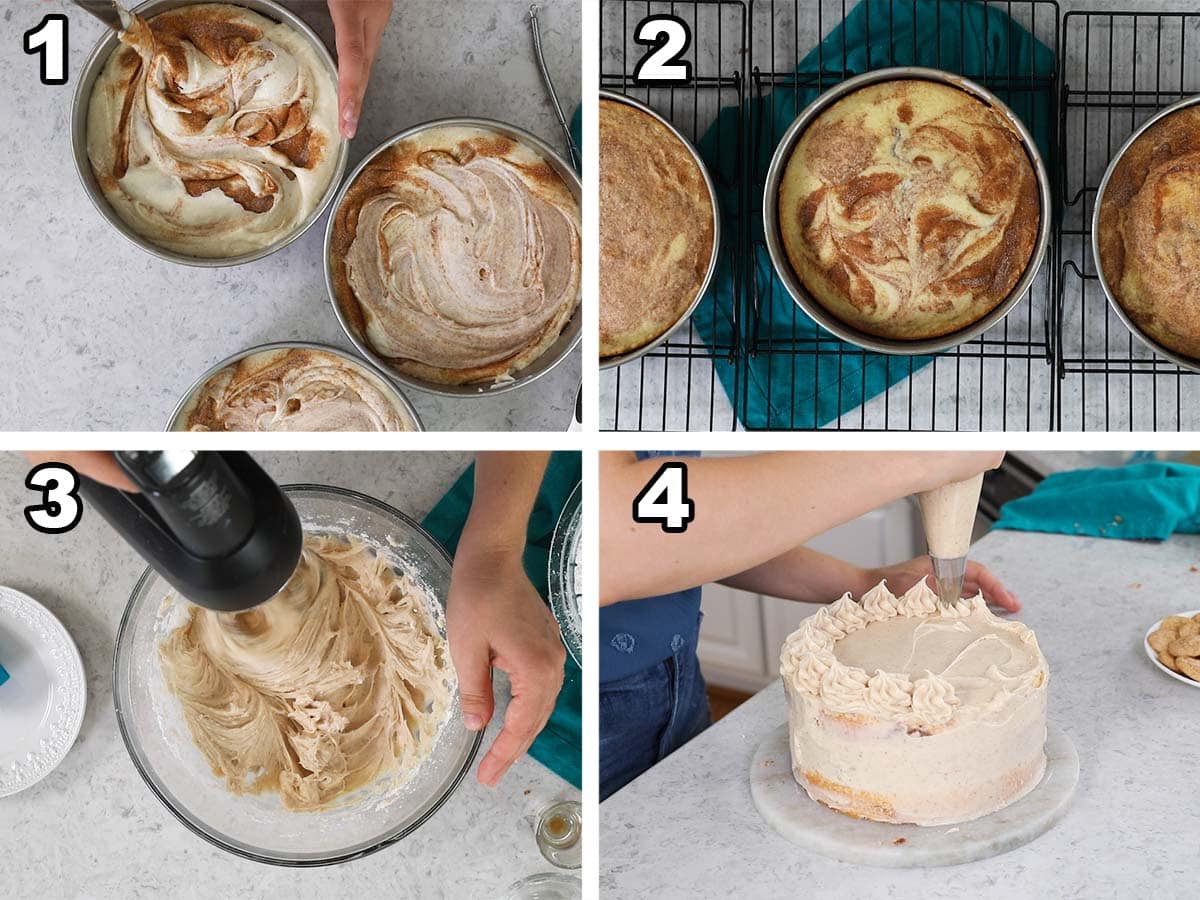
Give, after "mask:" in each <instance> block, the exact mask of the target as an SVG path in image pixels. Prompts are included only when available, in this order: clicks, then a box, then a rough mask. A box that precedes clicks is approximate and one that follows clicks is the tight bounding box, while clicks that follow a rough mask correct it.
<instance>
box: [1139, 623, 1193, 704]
mask: <svg viewBox="0 0 1200 900" xmlns="http://www.w3.org/2000/svg"><path fill="white" fill-rule="evenodd" d="M1197 613H1200V609H1193V610H1192V611H1191V612H1180V613H1171V615H1172V616H1187V617H1188V618H1189V619H1190V618H1191V617H1192V616H1194V615H1196V614H1197ZM1168 618H1170V616H1163V617H1162V619H1159V620H1158V621H1157V622H1155V623H1154V624H1153V625H1151V626H1150V628H1149V630H1147V631H1146V636H1145V637H1144V638H1142V646H1143V647H1145V648H1146V655H1147V656H1148V657H1150V662H1152V663H1154V664H1155V665H1156V666H1158V668H1159V670H1160V671H1162V672H1165V673H1166V674H1168V675H1170V676H1171V677H1172V678H1174V679H1175V680H1176V681H1182V682H1183V683H1184V684H1186V685H1190V686H1191V687H1194V688H1200V681H1193V680H1192V679H1190V678H1188V677H1187V676H1186V675H1180V674H1179V673H1178V672H1176V671H1175V670H1174V669H1168V668H1167V667H1166V666H1164V665H1163V664H1162V663H1160V662H1159V661H1158V654H1157V653H1155V652H1154V648H1153V647H1151V646H1150V635H1152V634H1154V632H1156V631H1158V627H1159V626H1160V625H1162V623H1163V620H1165V619H1168Z"/></svg>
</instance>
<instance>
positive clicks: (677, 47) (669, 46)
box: [633, 15, 692, 84]
mask: <svg viewBox="0 0 1200 900" xmlns="http://www.w3.org/2000/svg"><path fill="white" fill-rule="evenodd" d="M633 39H634V40H635V41H637V42H638V43H639V44H645V45H647V46H650V47H653V48H654V49H653V50H651V51H650V52H649V53H647V54H646V55H645V56H644V57H643V58H642V59H641V61H640V62H639V63H638V64H637V68H635V69H634V70H633V80H634V81H636V82H638V83H639V84H644V83H647V82H652V83H654V84H688V83H689V82H690V81H691V80H692V64H691V63H690V62H688V61H687V60H686V59H680V58H679V57H681V56H682V55H683V54H684V53H686V52H687V49H688V47H690V46H691V43H692V32H691V31H690V30H689V29H688V26H687V22H685V21H683V19H681V18H679V17H678V16H665V15H664V16H647V17H646V18H645V19H642V21H641V22H639V23H638V26H637V28H636V29H635V31H634V33H633Z"/></svg>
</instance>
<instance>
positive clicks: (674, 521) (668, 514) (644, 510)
mask: <svg viewBox="0 0 1200 900" xmlns="http://www.w3.org/2000/svg"><path fill="white" fill-rule="evenodd" d="M695 518H696V503H695V501H693V500H692V499H691V498H689V497H688V495H687V464H686V463H681V462H666V463H663V464H662V465H661V466H659V468H658V471H657V472H655V473H654V477H653V478H651V479H650V481H649V482H647V483H646V486H645V487H644V488H642V491H641V493H640V494H638V495H637V497H635V498H634V501H633V521H635V522H638V523H640V524H643V525H661V526H662V530H663V531H666V532H668V533H670V534H682V533H683V532H685V531H687V527H688V523H689V522H691V521H692V520H693V519H695Z"/></svg>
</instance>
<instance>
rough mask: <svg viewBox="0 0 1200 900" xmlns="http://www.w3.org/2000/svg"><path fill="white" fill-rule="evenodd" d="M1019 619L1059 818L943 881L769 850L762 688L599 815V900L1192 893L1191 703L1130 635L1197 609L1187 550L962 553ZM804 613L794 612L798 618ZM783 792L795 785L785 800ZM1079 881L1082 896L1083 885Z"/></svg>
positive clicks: (987, 543)
mask: <svg viewBox="0 0 1200 900" xmlns="http://www.w3.org/2000/svg"><path fill="white" fill-rule="evenodd" d="M972 556H973V558H975V559H978V560H979V561H980V562H983V563H986V564H987V565H988V566H989V567H990V568H992V569H993V570H994V571H995V572H996V573H997V574H998V575H999V576H1000V577H1001V578H1003V579H1004V580H1005V582H1006V583H1007V584H1008V585H1009V586H1010V587H1011V588H1012V589H1013V590H1014V591H1015V592H1016V594H1017V596H1019V597H1020V598H1021V599H1022V601H1023V602H1024V604H1025V611H1024V612H1023V613H1022V614H1021V619H1022V620H1023V621H1024V622H1026V623H1027V624H1029V625H1030V626H1031V627H1033V629H1034V630H1035V631H1036V632H1037V636H1038V641H1039V643H1040V644H1041V647H1042V650H1043V652H1044V653H1045V655H1046V658H1047V659H1048V660H1049V663H1050V670H1051V682H1050V707H1049V716H1050V719H1051V720H1052V721H1053V722H1055V723H1057V724H1058V725H1059V726H1060V727H1061V728H1062V729H1063V730H1064V731H1065V732H1066V733H1067V735H1068V736H1069V737H1070V738H1071V740H1072V741H1073V742H1074V744H1075V747H1076V749H1077V750H1078V752H1079V758H1080V768H1081V772H1080V780H1079V786H1078V788H1077V791H1076V795H1075V798H1074V801H1073V803H1072V806H1071V808H1070V810H1069V811H1068V812H1067V815H1066V817H1065V818H1064V819H1063V821H1061V822H1060V823H1059V824H1058V825H1056V826H1055V827H1054V828H1052V829H1051V830H1050V831H1049V832H1047V833H1046V834H1044V835H1042V836H1041V837H1039V838H1037V839H1036V840H1034V841H1033V842H1032V843H1030V844H1027V845H1025V846H1024V847H1020V848H1018V849H1016V850H1013V851H1010V852H1009V853H1005V854H1003V855H1001V856H997V857H993V858H991V859H987V860H982V861H979V862H974V863H968V864H965V865H960V866H954V867H949V868H937V869H921V870H897V869H879V868H870V867H866V866H852V865H846V864H843V863H838V862H835V861H833V860H830V859H826V858H825V857H822V856H817V855H815V854H812V853H809V852H806V851H804V850H802V849H801V848H799V847H797V846H795V845H794V844H791V843H789V842H787V841H785V840H784V839H783V838H781V837H779V836H778V835H777V834H776V833H775V831H773V830H772V829H771V828H770V827H769V826H768V825H767V824H766V823H765V822H764V821H763V819H762V818H761V817H760V816H759V814H758V812H757V811H756V809H755V807H754V805H753V802H752V801H751V798H750V787H749V767H750V760H751V757H752V755H753V752H754V748H755V747H756V746H757V744H758V743H759V741H760V740H762V738H763V737H764V736H765V735H767V734H768V733H769V732H771V731H772V730H773V729H775V728H776V727H778V726H779V725H780V724H781V723H782V722H785V721H786V719H787V712H786V707H785V704H784V697H783V689H782V688H781V687H780V686H779V685H778V684H775V685H771V686H770V687H768V688H766V689H764V690H763V691H761V692H760V693H759V694H757V695H755V697H754V698H753V699H751V700H749V701H747V702H746V703H744V704H743V705H742V706H740V707H738V709H736V710H735V711H734V712H733V713H731V714H730V715H728V716H727V717H725V718H724V719H722V720H721V721H720V722H718V723H717V724H716V725H714V726H713V727H712V728H710V729H709V730H708V731H706V732H705V733H704V734H702V735H701V736H700V737H698V738H696V739H695V740H694V741H692V742H691V743H689V744H687V745H686V746H685V747H683V748H682V749H681V750H679V751H677V752H676V753H675V754H673V755H672V756H670V757H668V758H667V759H666V760H664V761H663V762H662V763H660V764H659V765H658V766H656V767H655V768H653V769H651V770H650V771H649V772H647V773H645V774H644V775H642V776H641V777H640V778H638V779H637V780H636V781H634V782H633V783H632V784H630V785H628V786H627V787H625V788H624V789H623V790H621V791H619V792H618V793H616V794H615V795H613V797H611V798H610V799H609V800H608V801H606V802H605V803H604V804H602V805H601V807H600V817H601V823H602V826H603V828H602V831H601V838H600V867H601V890H602V891H603V892H611V893H612V894H613V895H614V896H695V897H725V896H746V897H755V896H771V895H773V894H775V893H778V892H779V890H780V886H781V885H786V886H788V890H789V891H791V892H799V893H800V894H803V895H805V896H814V897H817V896H835V895H836V896H849V897H867V896H872V897H875V896H885V895H886V896H888V897H893V898H905V897H913V898H920V900H936V898H958V897H973V898H993V897H994V898H1003V900H1013V898H1027V897H1028V898H1034V897H1066V896H1080V895H1081V892H1083V891H1085V890H1086V894H1087V896H1093V897H1138V896H1164V897H1169V896H1186V895H1187V894H1189V893H1191V892H1193V891H1194V889H1195V884H1196V881H1195V879H1196V854H1197V835H1200V808H1198V807H1197V806H1196V804H1194V803H1191V802H1190V801H1185V800H1184V799H1183V798H1190V797H1193V796H1194V795H1195V778H1196V766H1195V761H1196V747H1197V745H1198V742H1200V689H1197V688H1192V687H1188V686H1187V685H1185V684H1182V683H1180V682H1178V681H1175V680H1173V679H1171V678H1168V677H1167V676H1166V675H1164V674H1163V673H1161V672H1159V671H1158V669H1156V668H1155V667H1154V666H1153V665H1152V664H1151V663H1150V661H1149V660H1148V659H1147V658H1146V656H1145V653H1144V652H1143V649H1142V637H1143V635H1144V634H1145V631H1146V629H1147V628H1149V627H1150V625H1152V624H1153V623H1154V622H1155V621H1156V620H1157V619H1158V618H1160V617H1161V616H1163V615H1165V614H1167V613H1170V612H1176V611H1179V610H1186V609H1194V608H1195V607H1196V605H1197V604H1196V602H1195V596H1196V591H1197V590H1198V589H1200V573H1198V572H1197V569H1196V566H1197V565H1198V564H1200V537H1195V536H1180V537H1176V538H1173V539H1172V540H1170V541H1167V542H1165V543H1162V544H1151V543H1133V542H1128V543H1126V542H1117V541H1111V540H1103V539H1100V538H1082V537H1073V536H1072V537H1067V536H1050V535H1043V534H1026V533H1019V532H1007V531H1006V532H995V533H992V534H989V535H988V536H986V537H984V538H983V539H982V540H980V541H979V542H978V543H977V544H975V545H974V547H973V549H972ZM810 611H811V608H810V607H807V606H806V607H801V608H799V609H797V611H796V619H797V621H799V620H800V618H802V617H803V616H804V615H807V614H808V613H809V612H810ZM799 789H800V788H799V787H797V790H799ZM1085 883H1086V889H1085V888H1084V885H1085Z"/></svg>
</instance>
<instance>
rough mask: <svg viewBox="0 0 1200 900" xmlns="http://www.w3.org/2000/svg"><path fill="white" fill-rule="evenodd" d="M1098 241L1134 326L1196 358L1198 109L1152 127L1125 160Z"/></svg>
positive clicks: (1199, 350) (1109, 191) (1111, 186)
mask: <svg viewBox="0 0 1200 900" xmlns="http://www.w3.org/2000/svg"><path fill="white" fill-rule="evenodd" d="M1097 237H1098V239H1099V246H1100V260H1099V262H1100V267H1101V270H1102V271H1103V272H1104V280H1105V281H1106V282H1107V283H1108V287H1109V290H1111V291H1112V294H1113V296H1114V297H1115V298H1116V300H1117V302H1118V303H1120V304H1121V306H1122V307H1123V308H1124V310H1125V312H1126V313H1128V314H1129V317H1130V318H1131V319H1132V320H1133V321H1134V323H1135V324H1137V325H1138V327H1140V328H1141V329H1142V330H1143V331H1144V332H1146V334H1147V335H1148V336H1149V337H1150V338H1152V339H1153V340H1155V341H1157V342H1158V343H1160V344H1162V345H1163V346H1164V347H1166V348H1167V349H1169V350H1174V351H1175V352H1176V353H1181V354H1183V355H1184V356H1189V357H1192V358H1193V359H1197V358H1200V302H1198V301H1200V106H1187V107H1184V108H1183V109H1180V110H1177V111H1175V112H1173V113H1171V114H1170V115H1169V116H1165V117H1164V118H1162V119H1160V120H1159V121H1157V122H1155V123H1154V124H1153V125H1151V126H1150V127H1149V128H1147V129H1146V131H1145V132H1144V133H1143V134H1142V135H1141V136H1140V137H1139V138H1138V139H1137V140H1135V141H1134V142H1133V143H1132V144H1131V145H1130V146H1129V148H1128V149H1127V150H1126V151H1125V153H1124V154H1122V156H1121V158H1120V160H1118V161H1117V164H1116V165H1115V166H1114V167H1113V172H1112V175H1111V176H1110V177H1109V179H1108V184H1107V186H1106V187H1105V189H1104V197H1103V199H1102V200H1101V203H1100V222H1099V230H1098V233H1097Z"/></svg>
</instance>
